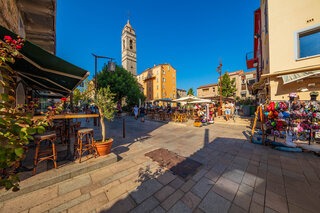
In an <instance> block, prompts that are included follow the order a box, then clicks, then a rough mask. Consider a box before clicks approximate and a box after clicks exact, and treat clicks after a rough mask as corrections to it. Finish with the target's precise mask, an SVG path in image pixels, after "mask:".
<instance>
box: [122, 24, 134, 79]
mask: <svg viewBox="0 0 320 213" xmlns="http://www.w3.org/2000/svg"><path fill="white" fill-rule="evenodd" d="M121 53H122V55H121V57H122V60H121V64H122V67H123V68H124V69H126V70H127V71H128V72H131V73H132V74H133V75H134V76H137V48H136V33H135V30H134V29H133V28H132V26H131V25H130V23H129V19H128V22H127V24H126V25H125V26H124V28H123V30H122V35H121Z"/></svg>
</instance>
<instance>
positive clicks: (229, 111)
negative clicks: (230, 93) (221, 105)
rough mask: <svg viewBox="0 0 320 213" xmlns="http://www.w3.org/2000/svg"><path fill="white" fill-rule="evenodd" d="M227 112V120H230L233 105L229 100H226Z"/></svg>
mask: <svg viewBox="0 0 320 213" xmlns="http://www.w3.org/2000/svg"><path fill="white" fill-rule="evenodd" d="M225 113H226V120H227V121H228V120H229V119H230V114H231V106H230V103H229V101H227V102H226V105H225Z"/></svg>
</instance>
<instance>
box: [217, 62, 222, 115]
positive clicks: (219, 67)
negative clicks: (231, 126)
mask: <svg viewBox="0 0 320 213" xmlns="http://www.w3.org/2000/svg"><path fill="white" fill-rule="evenodd" d="M221 67H222V64H221V58H220V60H219V66H218V68H217V72H218V73H219V74H220V112H219V113H220V115H221V110H222V91H221Z"/></svg>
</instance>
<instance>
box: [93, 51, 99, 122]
mask: <svg viewBox="0 0 320 213" xmlns="http://www.w3.org/2000/svg"><path fill="white" fill-rule="evenodd" d="M94 59H95V72H94V73H95V88H96V89H95V94H94V95H95V98H94V99H95V101H96V99H97V88H98V81H97V56H94ZM94 109H95V113H96V114H97V113H98V110H97V106H96V105H95V106H94ZM93 125H94V126H97V118H94V119H93Z"/></svg>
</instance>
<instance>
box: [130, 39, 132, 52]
mask: <svg viewBox="0 0 320 213" xmlns="http://www.w3.org/2000/svg"><path fill="white" fill-rule="evenodd" d="M130 49H131V50H132V40H131V39H130Z"/></svg>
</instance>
